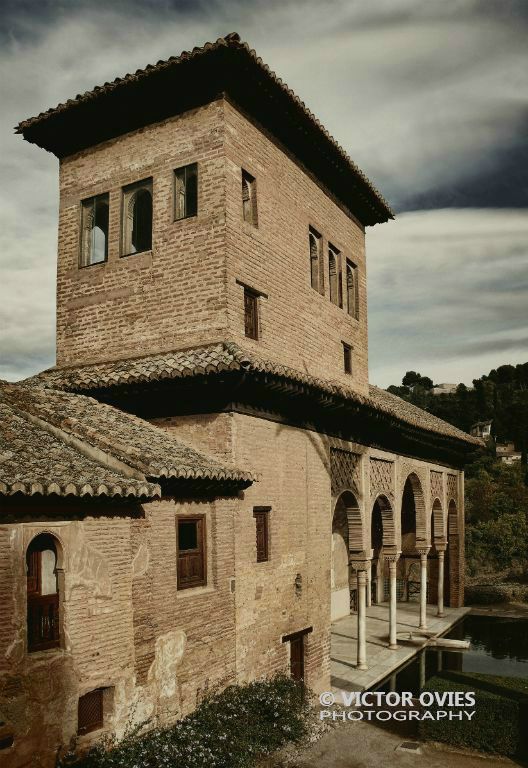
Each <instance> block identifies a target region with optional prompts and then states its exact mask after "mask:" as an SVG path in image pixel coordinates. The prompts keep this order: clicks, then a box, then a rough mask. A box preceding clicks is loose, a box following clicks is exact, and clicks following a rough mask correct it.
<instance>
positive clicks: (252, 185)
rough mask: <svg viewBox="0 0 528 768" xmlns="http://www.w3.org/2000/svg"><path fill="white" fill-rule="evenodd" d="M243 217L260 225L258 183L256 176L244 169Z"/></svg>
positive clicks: (254, 224)
mask: <svg viewBox="0 0 528 768" xmlns="http://www.w3.org/2000/svg"><path fill="white" fill-rule="evenodd" d="M242 217H243V219H244V221H247V222H248V223H249V224H253V226H254V227H256V226H258V217H257V183H256V181H255V177H254V176H252V175H251V174H250V173H248V172H247V171H245V170H244V169H242Z"/></svg>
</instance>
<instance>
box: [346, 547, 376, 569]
mask: <svg viewBox="0 0 528 768" xmlns="http://www.w3.org/2000/svg"><path fill="white" fill-rule="evenodd" d="M371 558H372V550H371V549H363V550H361V551H360V552H351V553H350V560H349V563H350V565H351V566H352V568H353V569H354V570H355V571H366V570H368V568H369V566H370V564H371V563H370V561H371Z"/></svg>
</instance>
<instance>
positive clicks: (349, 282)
mask: <svg viewBox="0 0 528 768" xmlns="http://www.w3.org/2000/svg"><path fill="white" fill-rule="evenodd" d="M346 293H347V312H348V314H349V315H350V316H351V317H354V318H355V319H356V320H357V319H358V317H359V286H358V271H357V267H356V265H355V264H352V262H351V261H349V260H348V259H347V261H346Z"/></svg>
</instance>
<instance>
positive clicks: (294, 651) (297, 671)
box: [290, 635, 304, 680]
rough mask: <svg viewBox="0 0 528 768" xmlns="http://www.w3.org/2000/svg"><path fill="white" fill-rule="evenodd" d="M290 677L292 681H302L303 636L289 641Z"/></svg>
mask: <svg viewBox="0 0 528 768" xmlns="http://www.w3.org/2000/svg"><path fill="white" fill-rule="evenodd" d="M290 675H291V677H292V678H293V679H294V680H304V635H299V637H294V638H292V639H291V640H290Z"/></svg>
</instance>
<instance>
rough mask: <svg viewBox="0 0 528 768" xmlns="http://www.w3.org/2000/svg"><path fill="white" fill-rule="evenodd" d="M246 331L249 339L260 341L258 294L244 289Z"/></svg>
mask: <svg viewBox="0 0 528 768" xmlns="http://www.w3.org/2000/svg"><path fill="white" fill-rule="evenodd" d="M244 330H245V334H246V336H247V337H248V339H257V340H258V337H259V321H258V293H255V291H252V290H251V289H250V288H244Z"/></svg>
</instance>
